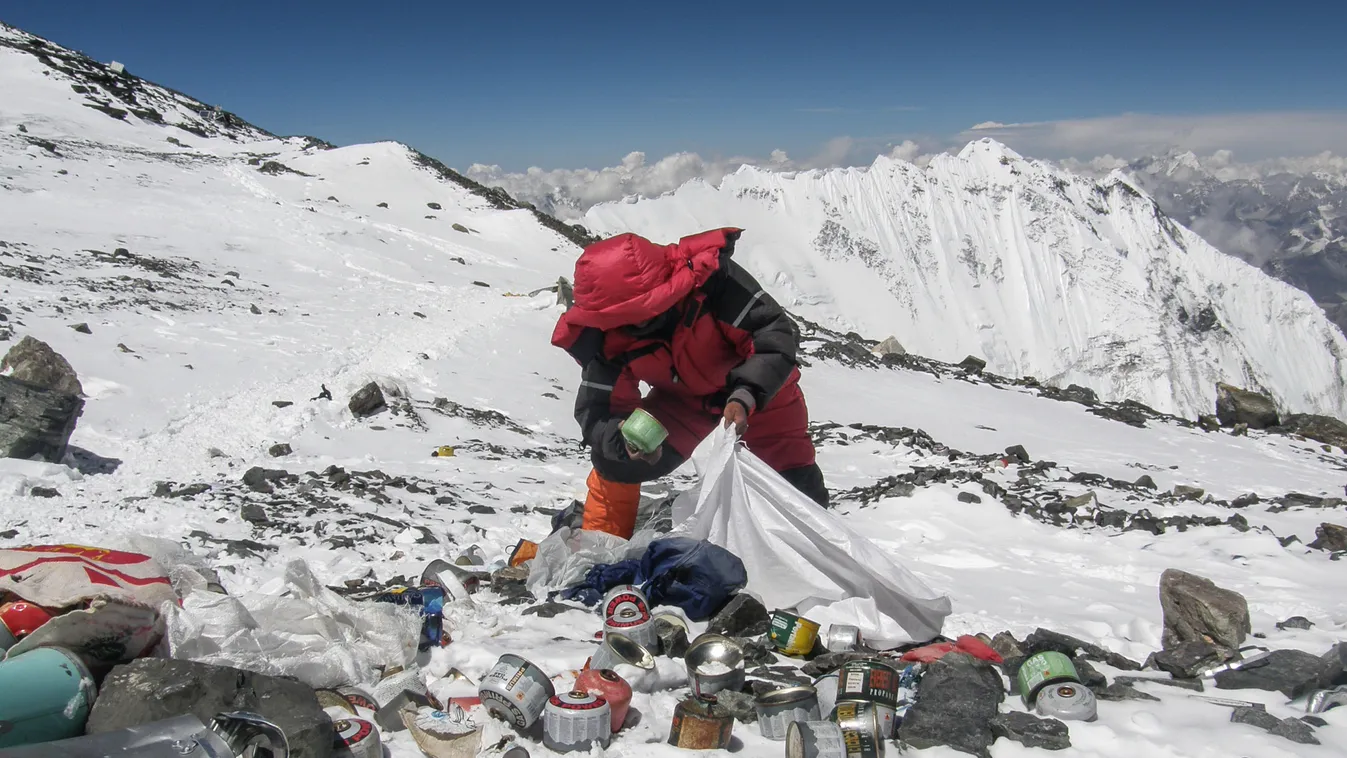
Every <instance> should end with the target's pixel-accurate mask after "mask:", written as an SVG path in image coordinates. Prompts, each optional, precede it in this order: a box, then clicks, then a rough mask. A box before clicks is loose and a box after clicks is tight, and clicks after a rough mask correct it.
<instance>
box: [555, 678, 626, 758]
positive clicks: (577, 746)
mask: <svg viewBox="0 0 1347 758" xmlns="http://www.w3.org/2000/svg"><path fill="white" fill-rule="evenodd" d="M612 737H613V715H612V711H611V709H610V708H609V707H608V701H607V700H604V699H603V697H601V696H599V695H596V694H594V693H592V692H584V691H582V690H573V691H571V692H567V693H563V694H558V695H553V696H552V697H551V698H549V699H548V701H547V706H546V707H545V708H544V709H543V745H544V746H545V747H546V748H547V749H548V750H552V751H554V752H557V753H569V752H572V751H576V750H579V751H583V752H586V753H587V752H589V749H590V747H591V746H593V745H595V744H598V745H602V746H603V747H605V748H606V747H608V743H609V742H611V741H612Z"/></svg>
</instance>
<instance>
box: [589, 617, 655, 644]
mask: <svg viewBox="0 0 1347 758" xmlns="http://www.w3.org/2000/svg"><path fill="white" fill-rule="evenodd" d="M603 633H604V635H605V636H606V635H608V634H612V633H617V634H621V635H624V636H626V637H627V638H629V639H630V640H631V641H632V642H635V643H637V644H639V645H640V646H641V647H644V648H645V649H646V650H656V649H658V648H657V647H656V646H657V645H658V644H659V636H658V635H657V634H656V629H655V619H653V618H652V617H651V616H650V614H649V613H648V612H647V613H642V612H640V611H638V610H636V609H635V608H631V607H622V608H619V609H618V610H617V613H614V614H613V615H612V616H609V617H608V618H607V619H605V620H604V622H603Z"/></svg>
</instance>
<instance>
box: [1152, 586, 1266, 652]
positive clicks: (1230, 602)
mask: <svg viewBox="0 0 1347 758" xmlns="http://www.w3.org/2000/svg"><path fill="white" fill-rule="evenodd" d="M1160 608H1161V609H1162V610H1163V611H1164V624H1165V631H1164V636H1163V639H1162V644H1163V645H1164V648H1165V649H1166V650H1168V649H1170V648H1173V647H1177V646H1178V645H1180V644H1181V643H1184V642H1208V643H1210V644H1213V645H1217V646H1219V647H1223V648H1227V649H1229V650H1231V651H1233V650H1236V649H1238V648H1239V645H1240V643H1242V642H1243V641H1244V640H1245V638H1246V637H1247V636H1248V635H1249V633H1250V632H1251V631H1252V627H1251V626H1250V623H1249V603H1248V601H1246V600H1245V599H1244V596H1243V595H1241V594H1239V593H1238V592H1234V591H1231V590H1227V589H1222V588H1220V587H1217V586H1216V585H1215V583H1213V582H1212V581H1211V580H1210V579H1206V578H1203V577H1200V576H1197V575H1196V574H1189V573H1187V572H1186V571H1180V570H1178V569H1167V570H1166V571H1165V572H1164V573H1163V574H1161V575H1160Z"/></svg>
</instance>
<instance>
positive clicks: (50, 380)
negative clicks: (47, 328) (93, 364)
mask: <svg viewBox="0 0 1347 758" xmlns="http://www.w3.org/2000/svg"><path fill="white" fill-rule="evenodd" d="M0 373H3V374H5V375H6V376H9V377H11V378H13V379H18V380H19V381H21V382H27V383H28V384H32V385H35V386H37V387H41V388H43V389H50V390H57V391H59V392H67V393H69V394H72V395H83V394H84V387H83V386H81V385H80V380H79V377H78V376H77V375H76V374H75V369H74V368H73V367H72V366H71V365H70V361H67V360H66V359H65V357H64V356H62V355H61V354H60V353H58V352H56V351H55V350H53V349H52V348H51V346H50V345H48V344H47V343H45V342H43V341H42V340H39V339H35V338H33V337H24V338H23V339H21V340H19V342H18V344H16V345H15V346H14V347H11V348H10V349H9V352H7V353H5V357H4V358H3V359H0Z"/></svg>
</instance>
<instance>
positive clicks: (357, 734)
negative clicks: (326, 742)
mask: <svg viewBox="0 0 1347 758" xmlns="http://www.w3.org/2000/svg"><path fill="white" fill-rule="evenodd" d="M332 730H333V735H332V737H333V739H332V747H333V754H334V755H336V756H338V758H379V757H380V756H382V755H383V752H384V751H383V745H382V744H381V743H380V741H379V730H378V729H375V728H374V724H371V723H370V722H368V721H366V720H365V719H356V718H346V719H335V720H333V722H332Z"/></svg>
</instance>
